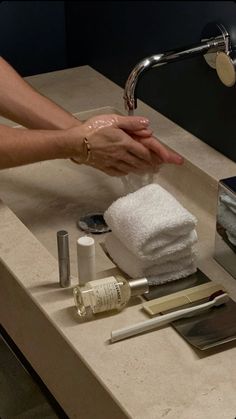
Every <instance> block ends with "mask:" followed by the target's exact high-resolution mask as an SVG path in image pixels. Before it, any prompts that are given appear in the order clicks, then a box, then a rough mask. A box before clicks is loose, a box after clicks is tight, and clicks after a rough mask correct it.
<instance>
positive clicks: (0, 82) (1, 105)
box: [0, 57, 81, 130]
mask: <svg viewBox="0 0 236 419" xmlns="http://www.w3.org/2000/svg"><path fill="white" fill-rule="evenodd" d="M0 115H2V116H4V117H5V118H8V119H11V120H12V121H14V122H17V123H18V124H21V125H23V126H25V127H27V128H31V129H46V130H50V129H68V128H71V127H73V126H77V125H80V124H81V122H80V121H79V120H78V119H76V118H75V117H73V116H72V115H71V114H70V113H69V112H67V111H65V110H64V109H62V108H61V107H60V106H58V105H56V104H55V103H54V102H52V101H51V100H49V99H48V98H46V97H44V96H43V95H41V94H40V93H38V92H37V91H36V90H34V89H33V88H32V87H31V86H30V85H29V84H28V83H26V82H25V81H24V80H23V79H22V78H21V77H20V76H19V75H18V74H17V72H16V71H15V70H14V69H13V68H12V67H11V66H10V65H9V64H8V63H7V62H6V61H5V60H4V59H3V58H1V57H0Z"/></svg>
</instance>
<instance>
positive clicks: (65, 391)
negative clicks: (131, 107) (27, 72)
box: [0, 66, 236, 419]
mask: <svg viewBox="0 0 236 419" xmlns="http://www.w3.org/2000/svg"><path fill="white" fill-rule="evenodd" d="M27 80H28V81H29V82H30V83H31V84H32V85H33V86H34V87H36V88H37V89H38V90H39V91H41V92H42V93H43V94H45V95H47V96H49V97H51V98H52V99H53V100H55V101H56V102H57V103H58V104H60V105H61V106H63V107H64V108H66V109H68V110H69V111H70V112H72V113H77V114H78V116H79V117H80V118H82V119H84V118H86V117H89V116H90V115H91V114H94V113H106V112H109V113H110V112H113V109H115V110H117V111H120V112H123V100H122V94H123V92H122V89H120V88H119V87H118V86H117V85H115V84H114V83H112V82H111V81H109V80H108V79H106V78H105V77H103V76H102V75H101V74H99V73H97V72H96V71H94V70H93V69H91V68H90V67H88V66H84V67H80V68H74V69H69V70H63V71H59V72H54V73H49V74H43V75H39V76H33V77H30V78H27ZM94 109H96V110H95V111H92V112H91V110H94ZM138 109H139V112H138V113H139V114H140V115H143V116H146V117H148V118H149V119H150V122H151V126H152V128H153V130H154V132H155V133H156V135H157V136H158V138H159V139H160V140H161V141H162V142H163V143H165V144H167V145H168V146H169V147H171V148H173V149H174V150H176V151H178V152H179V153H180V154H182V155H183V156H184V157H185V159H186V160H185V164H184V165H183V166H182V167H178V168H176V167H174V166H165V167H164V168H163V169H162V170H161V171H160V174H158V175H156V178H155V181H156V182H158V183H160V184H161V185H162V186H164V187H165V188H166V189H167V190H169V191H170V192H171V193H172V194H173V195H174V196H175V197H176V198H177V199H178V200H179V201H180V202H181V203H182V204H183V205H184V206H185V207H186V208H188V209H189V210H190V211H191V212H192V213H193V214H195V215H196V216H197V218H198V235H199V254H198V266H199V267H200V269H201V270H202V271H203V272H204V273H205V274H207V275H208V276H209V278H210V279H212V280H213V281H218V282H223V283H224V285H225V287H226V289H227V290H228V292H229V293H230V295H231V297H232V298H234V299H236V282H235V279H233V278H232V277H231V276H230V275H229V274H227V273H226V271H225V270H224V269H223V268H221V267H220V266H219V265H218V264H217V263H216V261H215V260H214V259H213V257H212V256H213V249H214V234H215V208H216V197H217V183H218V180H219V179H220V178H224V177H229V176H233V175H235V173H236V164H235V163H234V162H232V161H230V160H229V159H227V158H226V157H224V156H222V155H221V154H220V153H218V152H216V151H215V150H213V149H212V148H211V147H209V146H207V145H206V144H204V143H203V142H202V141H200V140H199V139H197V138H195V137H194V136H192V135H191V134H189V133H188V132H186V131H185V130H183V129H182V128H180V127H179V126H177V125H176V124H174V123H173V122H171V121H169V120H168V119H167V118H165V117H164V116H162V115H160V114H159V113H158V112H156V111H154V110H153V109H151V108H150V107H148V106H147V105H145V104H144V103H142V102H139V103H138ZM136 113H137V112H136ZM0 122H5V123H7V124H8V125H13V124H12V123H11V122H9V121H5V120H3V119H1V121H0ZM0 185H1V187H0V197H1V199H2V202H1V205H0V231H1V236H0V261H1V263H0V273H1V283H0V286H1V290H0V296H1V297H0V318H1V322H2V324H3V326H4V327H5V328H6V330H7V331H8V333H9V334H10V336H11V337H12V338H13V339H14V341H15V342H16V344H17V345H18V346H19V348H20V349H21V350H22V352H23V353H24V354H25V356H26V357H27V358H28V360H29V361H30V362H31V364H32V366H33V367H34V368H35V370H36V371H37V372H38V374H39V375H40V376H41V377H42V379H43V381H44V382H45V384H46V385H47V386H48V388H49V390H50V391H51V392H52V393H53V395H54V396H55V397H56V399H57V400H58V401H59V403H60V404H61V405H62V407H63V408H64V409H65V411H66V413H67V414H68V416H69V417H70V418H82V419H90V418H93V419H94V418H96V419H100V418H103V419H106V418H107V419H111V418H112V419H116V418H117V419H120V418H121V419H122V418H134V419H144V418H145V419H158V418H162V417H166V418H168V419H169V418H171V419H172V418H176V417H177V418H181V419H189V418H194V419H198V418H199V419H203V418H204V419H205V418H207V419H211V418H212V419H213V418H214V419H223V418H227V419H228V418H233V417H235V416H236V400H235V392H236V362H235V353H236V351H235V344H234V343H233V342H232V343H229V344H225V345H223V346H221V347H218V348H217V349H211V350H208V351H206V352H200V351H197V350H194V349H193V348H192V347H191V346H189V345H188V344H187V343H186V342H185V341H184V340H183V339H182V338H181V337H180V336H179V335H178V334H177V333H176V332H175V330H173V329H172V328H171V327H165V328H162V329H160V330H158V331H152V332H150V333H147V334H144V335H142V336H137V337H134V338H132V339H128V340H126V341H123V342H119V343H116V344H113V345H111V344H109V336H110V331H111V330H114V329H118V328H120V327H122V326H124V325H125V324H131V323H136V322H138V321H140V320H142V319H144V318H146V315H145V314H144V313H143V312H142V311H141V310H140V301H139V300H138V299H136V300H134V301H133V303H132V304H129V305H128V307H127V308H126V309H124V310H123V311H122V312H121V313H118V314H113V315H107V314H105V315H98V316H97V317H96V319H94V320H92V321H89V322H85V321H82V320H80V319H78V318H77V316H76V314H75V308H74V302H73V298H72V290H71V289H64V290H63V289H60V288H58V265H57V259H56V258H57V249H56V232H57V230H59V229H62V228H63V229H67V230H68V231H69V234H70V249H71V265H72V266H71V267H72V273H73V275H74V276H75V277H76V275H77V271H76V246H75V243H76V239H77V238H78V237H79V236H80V235H82V232H81V231H79V230H78V229H77V227H76V221H77V220H78V218H79V217H80V215H82V214H83V213H86V212H88V211H94V210H101V211H103V210H104V209H106V208H107V207H108V206H109V205H110V203H111V202H112V201H114V199H116V198H117V197H119V196H120V195H121V194H122V185H121V182H120V180H119V179H116V178H110V177H108V176H106V175H104V174H103V173H101V172H98V171H95V170H94V169H92V168H88V167H83V166H76V165H74V164H73V163H71V162H70V161H60V160H55V161H50V162H42V163H37V164H34V165H28V166H24V167H19V168H15V169H8V170H3V171H1V173H0ZM100 241H103V236H98V237H97V238H96V255H97V272H98V273H99V275H100V276H101V275H102V274H101V271H106V270H109V269H111V268H113V264H112V263H111V262H110V260H108V259H107V257H106V256H105V255H104V254H103V252H102V250H101V248H100V246H99V242H100ZM75 284H76V279H74V280H73V285H75Z"/></svg>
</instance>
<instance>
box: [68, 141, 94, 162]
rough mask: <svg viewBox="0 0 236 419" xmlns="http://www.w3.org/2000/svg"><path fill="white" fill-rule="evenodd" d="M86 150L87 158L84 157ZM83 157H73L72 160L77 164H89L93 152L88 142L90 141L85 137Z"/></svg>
mask: <svg viewBox="0 0 236 419" xmlns="http://www.w3.org/2000/svg"><path fill="white" fill-rule="evenodd" d="M84 149H85V152H86V156H85V157H84V156H83V155H84ZM83 155H82V159H80V158H74V157H71V158H70V160H71V161H73V162H74V163H76V164H83V163H87V162H88V161H89V160H90V158H91V155H92V150H91V146H90V144H89V142H88V139H87V138H86V137H84V139H83Z"/></svg>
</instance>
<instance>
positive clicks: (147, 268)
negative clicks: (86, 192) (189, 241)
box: [105, 233, 196, 281]
mask: <svg viewBox="0 0 236 419" xmlns="http://www.w3.org/2000/svg"><path fill="white" fill-rule="evenodd" d="M105 246H106V249H107V251H108V253H109V255H110V257H111V258H112V260H113V261H114V262H115V263H116V264H117V265H118V266H119V267H120V269H122V270H123V271H124V272H126V273H127V274H128V275H129V276H130V277H131V278H138V277H142V276H146V277H149V276H158V278H159V276H162V275H164V274H165V275H166V277H163V278H167V280H170V279H169V277H171V278H174V279H178V278H179V277H180V276H179V275H180V273H181V272H183V271H185V270H186V269H187V270H188V272H189V273H188V275H190V273H193V272H195V271H196V265H195V259H196V253H195V249H194V248H193V247H192V246H190V247H188V248H186V249H184V250H181V251H178V252H175V253H173V255H168V256H164V257H162V258H157V259H156V260H154V261H150V260H145V259H140V258H138V257H137V256H135V255H134V254H133V253H131V252H130V251H129V250H128V249H127V248H126V247H125V246H124V245H123V244H122V243H121V242H120V240H119V239H118V238H117V237H116V236H114V234H112V233H110V234H109V235H108V236H107V237H106V240H105ZM163 280H165V279H163ZM163 280H162V281H163Z"/></svg>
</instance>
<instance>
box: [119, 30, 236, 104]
mask: <svg viewBox="0 0 236 419" xmlns="http://www.w3.org/2000/svg"><path fill="white" fill-rule="evenodd" d="M219 28H220V29H221V34H220V35H219V36H216V37H214V38H210V39H206V40H204V41H202V42H201V43H199V44H195V45H192V46H188V47H185V48H181V49H176V50H174V51H167V52H165V53H163V54H156V55H152V56H150V57H146V58H144V59H143V60H142V61H140V62H139V63H138V64H137V65H136V66H135V67H134V68H133V70H132V71H131V73H130V75H129V77H128V79H127V82H126V84H125V90H124V101H125V108H126V110H128V111H129V112H130V111H131V112H132V111H133V110H134V109H136V108H137V97H136V90H137V85H138V82H139V80H140V77H141V76H142V75H143V74H144V72H146V71H147V70H150V69H151V68H154V67H159V66H162V65H164V64H168V63H170V62H174V61H180V60H184V59H186V58H192V57H194V56H196V55H205V54H207V55H208V54H209V55H210V54H213V53H214V54H215V53H217V52H220V51H223V52H225V53H227V54H228V53H229V39H228V33H227V32H226V30H222V28H223V27H222V25H219ZM223 29H224V28H223Z"/></svg>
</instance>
